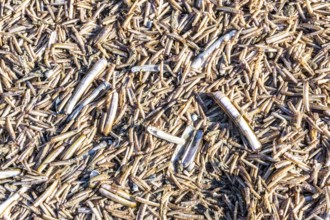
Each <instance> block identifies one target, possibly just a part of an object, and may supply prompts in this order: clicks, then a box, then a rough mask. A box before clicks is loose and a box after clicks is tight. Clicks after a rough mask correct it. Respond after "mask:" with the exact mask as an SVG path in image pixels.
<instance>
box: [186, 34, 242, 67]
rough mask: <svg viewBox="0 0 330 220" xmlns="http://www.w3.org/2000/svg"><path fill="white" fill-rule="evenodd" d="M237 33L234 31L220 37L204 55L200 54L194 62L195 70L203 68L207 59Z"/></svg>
mask: <svg viewBox="0 0 330 220" xmlns="http://www.w3.org/2000/svg"><path fill="white" fill-rule="evenodd" d="M236 33H237V31H236V30H232V31H230V32H229V33H227V34H225V35H223V36H222V37H220V38H219V39H218V40H217V41H215V42H214V43H213V44H212V45H211V46H210V47H209V48H207V49H206V50H205V51H204V52H203V53H201V54H199V55H198V56H197V57H196V58H195V60H194V61H193V62H192V64H191V67H192V68H194V69H199V68H201V67H202V66H203V65H204V63H205V61H206V60H207V58H208V57H209V56H210V55H211V54H212V53H213V52H214V51H215V50H216V49H218V48H219V47H220V45H221V44H222V42H224V41H228V40H230V38H232V37H233V36H235V34H236Z"/></svg>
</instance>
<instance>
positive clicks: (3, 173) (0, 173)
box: [0, 169, 21, 179]
mask: <svg viewBox="0 0 330 220" xmlns="http://www.w3.org/2000/svg"><path fill="white" fill-rule="evenodd" d="M20 173H21V170H20V169H8V170H0V179H6V178H11V177H15V176H18V175H19V174H20Z"/></svg>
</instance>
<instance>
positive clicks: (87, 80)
mask: <svg viewBox="0 0 330 220" xmlns="http://www.w3.org/2000/svg"><path fill="white" fill-rule="evenodd" d="M106 65H107V60H106V59H104V58H103V59H100V60H99V61H97V62H96V63H95V64H94V66H93V67H92V68H91V69H90V70H89V71H88V73H87V74H86V76H85V77H84V78H83V79H82V80H81V82H80V83H79V85H78V87H77V88H76V90H75V92H74V94H73V95H72V97H71V99H70V101H69V102H68V104H67V105H66V107H65V109H64V112H65V113H66V114H70V113H71V112H72V111H73V109H74V107H75V105H76V103H77V102H78V101H79V99H80V97H81V96H82V95H83V94H84V92H85V90H86V89H87V87H88V85H89V84H91V83H92V82H93V80H94V79H95V77H96V76H98V75H99V74H100V73H101V72H102V71H103V70H104V69H105V67H106Z"/></svg>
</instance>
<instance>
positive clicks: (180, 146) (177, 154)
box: [171, 125, 194, 168]
mask: <svg viewBox="0 0 330 220" xmlns="http://www.w3.org/2000/svg"><path fill="white" fill-rule="evenodd" d="M193 131H194V127H193V126H191V125H188V126H187V127H186V128H185V130H184V131H183V133H182V135H181V138H183V139H184V140H185V141H187V140H188V139H189V137H191V135H192V133H193ZM184 146H185V144H178V145H177V147H176V148H175V151H174V153H173V155H172V158H171V163H172V168H174V167H175V162H176V161H178V159H179V157H180V156H181V155H182V153H183V148H184Z"/></svg>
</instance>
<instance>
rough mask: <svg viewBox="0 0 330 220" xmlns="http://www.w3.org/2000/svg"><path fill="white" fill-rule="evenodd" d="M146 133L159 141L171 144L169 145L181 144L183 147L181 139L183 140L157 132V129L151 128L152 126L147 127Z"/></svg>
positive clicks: (183, 141)
mask: <svg viewBox="0 0 330 220" xmlns="http://www.w3.org/2000/svg"><path fill="white" fill-rule="evenodd" d="M147 131H148V132H149V133H150V134H152V135H154V136H156V137H158V138H160V139H163V140H165V141H168V142H171V143H174V144H181V145H183V144H184V143H185V142H186V141H185V140H184V139H183V138H179V137H176V136H174V135H171V134H168V133H165V132H164V131H161V130H159V129H158V128H155V127H152V126H149V127H148V128H147Z"/></svg>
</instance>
